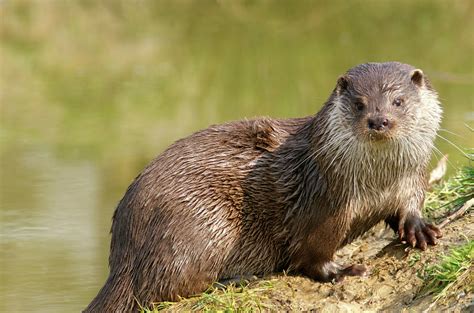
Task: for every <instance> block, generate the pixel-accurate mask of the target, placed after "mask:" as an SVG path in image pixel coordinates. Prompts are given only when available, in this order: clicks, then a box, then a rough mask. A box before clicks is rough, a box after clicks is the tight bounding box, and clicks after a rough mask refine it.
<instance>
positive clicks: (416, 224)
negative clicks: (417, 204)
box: [398, 215, 442, 250]
mask: <svg viewBox="0 0 474 313" xmlns="http://www.w3.org/2000/svg"><path fill="white" fill-rule="evenodd" d="M398 235H399V237H400V240H401V241H402V242H404V241H406V242H407V243H408V244H410V245H411V246H412V247H415V246H416V247H418V248H420V249H421V250H425V249H426V247H427V244H430V245H435V244H436V239H437V238H441V237H442V235H441V231H440V230H439V228H438V227H436V226H434V225H431V224H428V223H425V222H424V221H423V219H421V218H420V217H418V216H413V215H410V216H408V217H407V218H406V219H405V221H404V223H403V224H402V223H401V224H400V225H399V228H398Z"/></svg>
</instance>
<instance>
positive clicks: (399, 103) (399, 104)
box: [392, 98, 403, 107]
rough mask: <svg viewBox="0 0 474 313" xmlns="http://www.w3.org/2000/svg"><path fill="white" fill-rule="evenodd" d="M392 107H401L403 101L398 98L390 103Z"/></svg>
mask: <svg viewBox="0 0 474 313" xmlns="http://www.w3.org/2000/svg"><path fill="white" fill-rule="evenodd" d="M392 104H393V105H396V106H397V107H399V106H401V105H402V104H403V100H402V99H400V98H397V99H395V100H393V102H392Z"/></svg>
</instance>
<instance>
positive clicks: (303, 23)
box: [0, 0, 474, 312]
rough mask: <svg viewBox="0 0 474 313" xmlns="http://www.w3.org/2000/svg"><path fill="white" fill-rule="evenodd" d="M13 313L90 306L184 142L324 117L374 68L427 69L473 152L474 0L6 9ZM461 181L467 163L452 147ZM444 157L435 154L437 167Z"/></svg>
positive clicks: (456, 135) (5, 0) (4, 125)
mask: <svg viewBox="0 0 474 313" xmlns="http://www.w3.org/2000/svg"><path fill="white" fill-rule="evenodd" d="M0 12H1V16H0V23H1V24H0V40H1V42H0V43H1V46H0V53H1V54H0V71H1V72H0V74H1V75H0V108H1V123H0V158H1V160H0V161H1V164H0V171H1V172H0V174H1V175H0V179H1V180H0V214H1V215H0V235H1V238H0V275H1V276H0V280H1V281H0V292H1V294H0V310H1V311H17V310H20V309H21V310H26V311H45V312H46V311H47V312H55V311H57V312H64V311H78V310H80V309H82V308H84V307H85V306H86V305H87V304H88V302H89V301H90V300H91V299H92V297H93V296H95V294H96V293H97V291H98V289H99V288H100V287H101V286H102V284H103V283H104V281H105V278H106V276H107V273H108V268H107V258H108V246H109V240H110V237H109V234H108V233H109V229H110V224H111V217H112V213H113V210H114V207H115V205H116V203H117V202H118V200H120V198H121V196H122V195H123V193H124V191H125V189H126V187H127V186H128V184H129V183H130V182H131V181H132V179H133V178H134V177H135V176H136V175H137V174H138V173H139V172H140V170H141V169H142V168H143V167H144V166H145V165H146V164H147V163H148V162H149V161H150V160H151V159H152V158H153V157H154V156H156V155H157V154H158V153H159V152H161V151H162V150H163V149H164V148H165V147H166V146H168V145H169V144H171V143H172V142H173V141H175V140H176V139H178V138H180V137H183V136H186V135H188V134H191V133H192V132H193V131H196V130H198V129H202V128H205V127H207V126H208V125H209V124H215V123H221V122H224V121H228V120H235V119H242V118H245V117H246V118H250V117H254V116H260V115H267V116H273V117H296V116H305V115H310V114H314V113H315V112H317V111H318V109H319V108H320V106H321V104H322V103H323V102H324V101H325V100H326V98H327V97H328V95H329V93H330V92H331V91H332V89H333V87H334V85H335V81H336V79H337V77H338V76H339V75H340V74H342V73H343V72H344V71H346V70H347V69H348V68H350V67H352V66H354V65H356V64H359V63H363V62H368V61H391V60H398V61H401V62H405V63H410V64H413V65H415V66H416V67H419V68H422V69H423V70H424V71H425V73H427V75H428V76H429V77H430V79H431V81H432V82H433V85H434V86H435V87H436V88H437V90H438V91H439V94H440V98H441V99H442V103H443V107H444V111H445V114H444V119H443V125H442V128H443V130H442V131H441V132H440V135H442V136H443V137H445V138H447V139H448V140H450V141H452V142H454V143H455V144H457V145H459V146H461V147H473V146H474V142H473V141H474V139H473V133H472V132H471V131H469V129H468V127H466V126H465V124H467V125H470V126H471V127H473V126H474V124H473V120H474V108H473V106H474V88H473V87H474V72H473V66H474V62H473V56H474V2H473V1H469V0H465V1H463V0H455V1H434V0H426V1H230V0H229V1H182V0H180V1H138V0H137V1H133V0H129V1H92V0H90V1H72V0H69V1H68V0H55V1H54V0H41V1H40V0H36V1H34V0H31V1H21V0H18V1H9V0H2V1H0ZM437 147H438V149H439V150H440V151H441V152H442V153H449V154H450V160H451V164H450V172H453V171H454V167H456V166H458V165H460V164H462V163H465V162H466V160H465V159H464V158H463V156H462V155H461V154H460V153H459V152H458V151H456V149H455V148H453V146H452V145H450V144H448V143H447V142H445V141H444V140H440V139H438V140H437ZM435 161H436V158H434V162H435Z"/></svg>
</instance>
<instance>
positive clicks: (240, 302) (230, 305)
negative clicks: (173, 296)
mask: <svg viewBox="0 0 474 313" xmlns="http://www.w3.org/2000/svg"><path fill="white" fill-rule="evenodd" d="M275 282H276V280H267V281H259V282H255V283H252V284H250V285H245V286H244V285H240V286H235V285H230V286H228V287H227V288H225V289H220V288H215V287H212V288H210V289H209V290H208V291H207V292H205V293H203V294H202V295H200V296H199V297H193V298H189V299H182V300H181V301H179V302H161V303H157V304H155V305H154V306H153V307H152V308H141V310H140V312H141V313H152V312H153V313H154V312H159V311H162V310H165V311H166V310H167V309H170V310H172V311H200V312H216V311H218V312H239V313H240V312H255V311H262V310H263V311H269V310H272V309H273V306H272V305H271V304H269V303H268V302H269V301H266V300H268V297H267V296H266V293H267V292H268V291H269V290H270V289H273V288H275Z"/></svg>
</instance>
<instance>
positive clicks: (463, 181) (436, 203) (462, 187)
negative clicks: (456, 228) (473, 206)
mask: <svg viewBox="0 0 474 313" xmlns="http://www.w3.org/2000/svg"><path fill="white" fill-rule="evenodd" d="M468 157H469V163H470V164H468V165H467V166H465V167H463V168H461V169H460V170H459V171H458V173H457V174H456V175H455V176H453V177H452V178H450V179H448V180H447V181H445V182H443V183H441V184H437V185H435V186H434V187H433V189H432V190H431V191H430V192H429V193H427V195H426V203H425V207H424V213H425V216H427V217H430V218H440V217H441V216H443V215H445V214H446V213H448V214H449V213H450V212H452V211H454V210H456V209H458V208H459V207H461V206H462V205H463V204H464V203H466V201H468V200H469V199H472V198H474V167H473V166H472V163H473V162H474V152H471V153H469V154H468Z"/></svg>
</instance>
